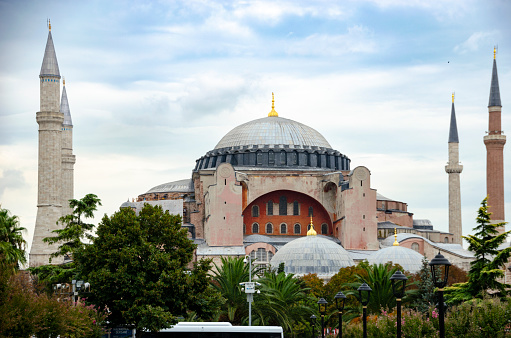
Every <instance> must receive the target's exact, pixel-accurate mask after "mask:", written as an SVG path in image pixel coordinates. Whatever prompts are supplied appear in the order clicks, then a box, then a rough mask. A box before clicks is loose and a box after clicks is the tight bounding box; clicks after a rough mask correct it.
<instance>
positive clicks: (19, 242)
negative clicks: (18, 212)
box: [0, 208, 27, 269]
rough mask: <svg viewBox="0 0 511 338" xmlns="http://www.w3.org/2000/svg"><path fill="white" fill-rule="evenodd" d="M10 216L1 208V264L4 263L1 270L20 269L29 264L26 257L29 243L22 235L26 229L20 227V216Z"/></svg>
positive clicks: (7, 211)
mask: <svg viewBox="0 0 511 338" xmlns="http://www.w3.org/2000/svg"><path fill="white" fill-rule="evenodd" d="M9 214H10V212H9V210H7V209H2V208H0V263H2V267H0V268H3V269H5V268H6V267H7V266H12V267H14V268H15V269H19V267H20V265H22V264H25V263H26V262H27V258H26V256H25V247H26V245H27V242H26V241H25V240H24V239H23V235H22V232H23V231H26V229H25V228H23V227H21V226H20V225H19V224H20V222H19V218H18V216H10V215H9ZM11 264H12V265H11Z"/></svg>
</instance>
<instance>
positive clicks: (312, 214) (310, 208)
mask: <svg viewBox="0 0 511 338" xmlns="http://www.w3.org/2000/svg"><path fill="white" fill-rule="evenodd" d="M309 217H314V209H313V208H312V207H309Z"/></svg>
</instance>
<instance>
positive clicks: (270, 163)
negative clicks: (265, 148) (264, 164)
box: [268, 150, 275, 165]
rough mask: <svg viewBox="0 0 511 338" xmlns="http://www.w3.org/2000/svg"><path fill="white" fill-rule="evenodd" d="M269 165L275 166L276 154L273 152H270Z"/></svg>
mask: <svg viewBox="0 0 511 338" xmlns="http://www.w3.org/2000/svg"><path fill="white" fill-rule="evenodd" d="M268 164H269V165H275V153H274V152H273V151H271V150H270V151H269V152H268Z"/></svg>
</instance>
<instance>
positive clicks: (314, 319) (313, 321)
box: [310, 315, 316, 338]
mask: <svg viewBox="0 0 511 338" xmlns="http://www.w3.org/2000/svg"><path fill="white" fill-rule="evenodd" d="M310 318H311V323H312V338H314V334H315V333H316V331H315V330H314V324H316V316H314V315H312V316H311V317H310Z"/></svg>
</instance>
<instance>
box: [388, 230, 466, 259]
mask: <svg viewBox="0 0 511 338" xmlns="http://www.w3.org/2000/svg"><path fill="white" fill-rule="evenodd" d="M410 238H417V239H422V240H424V241H425V242H427V243H429V244H430V245H431V246H432V247H434V248H437V249H440V250H443V251H445V252H449V253H451V254H453V255H457V256H459V257H463V258H473V257H474V254H473V253H472V252H471V251H468V250H465V249H463V246H462V245H461V244H451V243H437V242H432V241H430V240H429V239H427V238H425V237H422V236H419V235H415V234H410V233H399V234H397V242H398V243H401V242H403V241H405V240H407V239H410ZM393 243H394V235H392V236H389V237H387V238H385V239H384V240H383V242H382V243H381V244H382V246H392V244H393Z"/></svg>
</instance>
